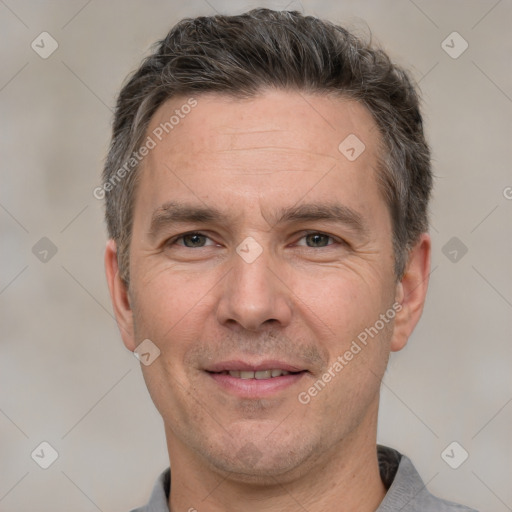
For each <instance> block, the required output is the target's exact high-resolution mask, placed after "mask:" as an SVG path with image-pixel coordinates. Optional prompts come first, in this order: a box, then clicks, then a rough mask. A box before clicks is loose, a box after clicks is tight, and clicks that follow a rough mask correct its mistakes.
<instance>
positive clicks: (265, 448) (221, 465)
mask: <svg viewBox="0 0 512 512" xmlns="http://www.w3.org/2000/svg"><path fill="white" fill-rule="evenodd" d="M256 443H257V444H256ZM237 445H239V446H240V448H239V449H238V450H236V452H235V451H234V450H233V442H231V443H229V444H228V445H227V446H225V447H223V448H224V449H222V448H220V447H219V448H218V450H216V451H215V452H213V451H210V452H209V453H207V454H204V455H205V457H206V459H207V460H208V462H209V463H210V465H211V466H213V467H214V468H215V469H216V470H217V471H219V472H221V473H224V474H225V473H229V475H228V478H229V479H230V480H234V481H238V482H242V483H246V484H252V485H265V486H268V485H276V483H277V481H279V483H286V482H287V481H288V480H290V481H292V480H293V479H295V478H297V477H298V476H300V475H301V474H303V473H305V472H307V471H309V468H310V467H311V466H312V464H313V463H314V460H313V459H314V458H315V456H314V454H318V452H319V447H315V446H313V445H312V444H308V445H306V444H304V440H303V439H302V440H299V439H297V440H288V442H287V443H286V442H283V441H281V442H279V444H278V445H277V446H274V445H273V443H269V442H268V441H266V442H261V440H260V441H259V442H258V441H256V442H254V443H253V442H251V441H243V442H238V443H237Z"/></svg>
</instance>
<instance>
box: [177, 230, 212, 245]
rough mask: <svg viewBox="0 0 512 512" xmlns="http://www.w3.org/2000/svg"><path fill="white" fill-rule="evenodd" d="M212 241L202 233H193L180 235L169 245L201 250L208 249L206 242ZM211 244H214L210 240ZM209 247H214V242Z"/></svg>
mask: <svg viewBox="0 0 512 512" xmlns="http://www.w3.org/2000/svg"><path fill="white" fill-rule="evenodd" d="M207 240H210V239H209V238H208V237H207V236H206V235H203V234H202V233H197V232H195V231H194V232H192V233H185V234H183V235H180V236H178V237H176V238H173V239H171V240H169V242H167V245H171V246H172V245H179V246H182V247H187V248H189V249H194V248H201V247H206V245H207V244H206V241H207ZM178 241H181V242H182V243H178ZM210 242H212V241H211V240H210ZM208 245H214V243H213V242H212V243H211V244H208Z"/></svg>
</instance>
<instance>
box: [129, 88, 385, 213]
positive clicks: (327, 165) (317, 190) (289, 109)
mask: <svg viewBox="0 0 512 512" xmlns="http://www.w3.org/2000/svg"><path fill="white" fill-rule="evenodd" d="M191 105H193V106H192V107H191ZM146 135H147V136H148V137H151V138H152V139H153V140H154V142H155V146H154V148H153V149H152V150H151V151H150V152H149V154H148V155H147V156H146V157H145V159H144V162H143V166H142V169H141V172H142V176H141V181H140V184H139V190H138V192H137V200H136V209H137V203H140V202H141V201H142V202H144V203H145V204H148V203H149V204H152V205H153V206H155V207H157V206H158V205H160V204H162V203H165V202H166V201H169V200H170V199H173V198H174V197H176V196H188V197H194V196H196V198H200V199H201V201H203V200H206V201H207V200H208V199H209V200H211V201H218V200H219V198H220V196H222V194H224V195H225V197H224V198H223V199H226V197H227V196H226V194H227V193H229V194H230V197H231V198H233V200H234V199H235V196H238V197H239V198H241V199H245V200H247V201H248V202H247V203H246V204H247V205H248V204H249V201H250V200H251V199H254V198H255V197H258V198H259V200H260V207H261V205H262V204H264V203H265V199H267V200H268V202H270V203H274V204H275V202H276V201H277V202H284V203H286V202H287V201H288V202H293V201H296V200H297V199H299V198H300V196H303V195H305V194H308V195H309V196H310V198H311V197H314V196H316V198H317V199H318V198H325V199H326V200H328V196H332V195H333V194H334V193H335V192H334V191H338V192H339V193H341V195H342V196H343V199H344V200H345V202H350V201H352V205H351V206H358V205H359V206H360V207H361V209H362V210H367V209H368V208H369V207H370V206H369V204H368V201H369V200H371V199H372V198H373V199H376V196H375V194H376V192H377V185H376V179H375V172H376V170H375V169H376V167H377V160H378V151H379V147H380V146H379V142H380V136H379V132H378V129H377V126H376V124H375V122H374V120H373V118H372V116H371V114H370V113H369V111H368V110H367V109H366V108H365V107H364V106H363V105H361V104H360V103H358V102H356V101H354V100H349V99H344V98H340V97H333V96H329V95H325V94H324V95H313V94H307V93H303V92H297V91H284V90H279V91H275V90H272V91H265V92H262V93H261V94H259V95H257V96H255V97H253V98H250V99H239V98H233V97H231V96H227V95H222V94H213V93H207V94H199V95H196V96H194V97H193V100H191V98H190V97H176V98H172V99H170V100H168V101H167V102H165V103H164V104H163V105H161V106H160V108H159V109H158V110H157V112H156V113H155V115H154V116H153V118H152V120H151V122H150V125H149V127H148V130H147V134H146ZM361 191H363V192H364V197H363V195H361ZM220 200H221V201H222V199H220ZM365 203H366V204H365ZM219 204H220V205H222V204H223V203H218V202H217V206H219ZM231 204H234V203H233V202H232V203H231ZM226 206H227V204H226ZM288 206H289V205H288Z"/></svg>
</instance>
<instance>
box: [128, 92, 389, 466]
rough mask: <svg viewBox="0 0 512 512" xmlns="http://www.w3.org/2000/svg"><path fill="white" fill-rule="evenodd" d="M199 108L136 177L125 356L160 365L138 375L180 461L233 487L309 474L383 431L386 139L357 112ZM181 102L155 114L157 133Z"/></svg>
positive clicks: (294, 102)
mask: <svg viewBox="0 0 512 512" xmlns="http://www.w3.org/2000/svg"><path fill="white" fill-rule="evenodd" d="M196 100H197V106H196V107H195V108H193V109H192V110H191V112H190V113H189V114H188V115H187V116H184V118H183V119H180V122H179V124H176V126H174V128H173V129H172V131H171V132H170V133H169V135H167V136H165V137H163V138H162V141H158V140H157V145H156V147H155V148H154V149H153V150H151V152H150V154H149V155H148V156H147V157H146V159H145V161H144V166H143V169H142V170H141V180H140V183H139V186H138V189H137V193H136V201H135V206H134V225H133V233H132V242H131V248H130V290H129V296H130V304H131V309H132V311H133V318H134V335H133V340H132V341H131V342H128V343H127V345H128V346H129V348H131V349H132V350H133V348H134V347H135V346H136V345H138V344H139V343H141V342H142V341H143V340H144V339H150V340H151V341H152V342H153V343H154V344H155V345H156V346H157V347H158V348H159V349H160V351H161V355H160V356H159V357H158V358H157V359H156V360H155V361H154V362H153V363H152V364H151V365H149V366H143V367H142V369H143V372H144V378H145V380H146V383H147V386H148V389H149V391H150V394H151V396H152V398H153V400H154V402H155V405H156V407H157V408H158V410H159V412H160V413H161V415H162V416H163V419H164V422H165V425H166V433H167V437H168V443H169V446H170V451H171V464H172V452H173V450H175V451H176V453H180V452H181V453H183V450H184V449H185V450H189V452H190V457H191V458H193V459H195V460H198V461H200V462H202V463H203V464H204V463H206V464H208V465H209V466H210V467H214V468H217V469H220V470H225V471H230V472H233V473H234V474H245V475H254V476H256V475H271V476H272V475H280V474H281V475H282V474H284V473H286V472H294V471H295V472H300V471H305V470H306V468H311V467H312V465H314V464H315V462H318V461H320V460H322V457H325V456H326V454H327V453H330V452H332V451H333V450H336V445H338V446H341V445H342V443H344V442H348V441H347V440H349V439H351V438H355V437H356V433H357V432H358V429H362V428H367V429H368V428H370V430H371V428H373V427H369V425H374V424H375V421H374V420H375V417H376V413H377V405H378V390H379V386H380V379H381V377H382V375H383V373H384V370H385V366H386V363H387V358H388V354H389V350H390V344H391V343H392V336H393V321H392V320H391V319H390V316H389V315H388V316H387V317H386V318H387V319H388V321H387V322H385V323H384V322H382V320H381V322H380V323H377V321H378V320H379V318H382V317H381V315H382V314H384V315H386V312H389V310H390V309H392V305H393V304H394V303H395V299H396V294H397V284H396V280H395V276H394V274H393V263H394V255H393V249H392V225H391V220H390V215H389V212H388V209H387V206H386V204H385V201H384V199H383V197H382V196H381V193H380V192H379V189H378V185H377V179H376V172H377V171H376V167H377V153H378V149H377V148H378V146H379V140H380V139H379V134H378V131H377V128H376V125H375V123H374V121H373V119H372V118H371V115H370V114H369V112H368V111H367V110H366V109H365V108H364V107H363V106H361V105H360V104H358V103H356V102H354V101H349V100H341V99H333V98H329V97H327V96H314V95H308V94H305V93H301V94H299V93H292V92H283V91H280V92H276V91H273V92H265V93H262V94H261V95H260V96H258V97H256V98H254V99H251V100H237V99H233V98H230V97H227V96H222V95H214V94H207V95H204V94H203V95H198V96H197V97H196ZM185 103H186V98H180V99H177V98H174V99H172V100H170V101H168V102H167V103H166V104H164V105H163V106H161V108H160V109H159V110H158V111H157V113H156V114H155V116H154V117H153V119H152V122H151V125H150V127H149V129H148V134H151V133H152V131H153V130H154V129H155V128H157V127H158V126H159V125H160V123H164V122H166V121H168V120H169V118H170V117H171V116H172V115H173V114H174V111H175V110H176V109H180V107H181V106H182V105H184V104H185ZM350 135H352V137H353V135H355V136H357V138H358V139H359V140H360V141H361V142H362V143H364V145H365V149H364V151H363V152H362V153H361V154H360V155H359V156H358V157H357V158H356V159H354V158H353V156H354V155H356V156H357V153H358V152H359V151H360V150H361V148H362V146H360V145H357V147H355V146H354V141H355V140H356V139H353V138H352V139H348V141H349V142H351V143H350V144H348V143H347V144H348V147H345V146H343V145H342V150H340V149H339V146H340V143H341V142H342V141H344V139H346V137H348V136H350ZM356 142H357V141H356ZM357 144H359V143H357ZM351 147H354V151H352V150H351V149H350V148H351ZM347 156H348V157H350V158H347ZM176 207H182V208H184V207H186V211H185V210H183V212H182V213H183V215H182V214H181V213H179V212H178V211H177V210H176V209H174V208H176ZM194 209H197V210H211V215H202V214H197V215H195V216H194V215H188V214H190V213H191V211H192V210H194ZM173 219H174V221H173ZM187 233H188V234H187ZM191 233H192V234H191ZM185 234H187V235H186V236H183V235H185ZM381 324H382V325H383V327H381ZM376 325H377V326H378V327H379V328H378V329H376ZM371 327H373V328H374V331H371V332H372V333H373V336H367V343H366V345H363V344H362V343H361V342H360V341H358V336H359V335H360V334H361V333H362V332H364V331H365V329H369V328H371ZM375 330H377V331H378V332H377V333H376V334H375ZM366 332H367V333H368V331H366ZM363 337H364V336H363ZM360 339H361V337H360V338H359V340H360ZM353 341H356V342H357V344H358V346H359V347H360V351H357V349H356V348H354V345H353V344H352V342H353ZM125 342H126V341H125ZM351 347H352V349H353V350H352V353H353V354H354V353H355V352H357V353H356V354H354V355H353V357H352V358H350V360H347V357H344V358H343V361H344V363H343V364H342V368H341V369H340V366H339V365H336V364H335V363H336V361H338V362H339V361H340V360H339V359H338V358H339V356H344V354H345V353H346V352H347V351H349V350H350V349H351ZM339 364H341V363H339ZM272 370H275V371H274V372H273V374H274V375H276V376H275V377H272ZM329 370H330V374H331V379H330V381H329V382H327V383H325V381H324V385H323V386H322V385H319V384H318V383H317V386H316V389H317V392H315V391H311V390H310V388H311V387H312V386H313V387H314V385H315V382H317V381H318V380H319V379H320V380H322V376H323V375H324V374H325V373H326V372H327V373H329ZM254 371H257V373H254V377H253V373H251V372H254ZM283 371H285V372H290V373H289V374H282V372H283ZM241 372H244V373H241ZM328 380H329V379H328ZM308 390H309V391H308ZM308 397H309V398H308ZM299 398H301V399H299ZM184 447H186V448H184Z"/></svg>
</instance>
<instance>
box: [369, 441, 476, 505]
mask: <svg viewBox="0 0 512 512" xmlns="http://www.w3.org/2000/svg"><path fill="white" fill-rule="evenodd" d="M380 450H384V451H388V450H389V452H388V455H389V456H390V457H391V456H392V457H396V456H397V455H398V457H399V458H400V462H399V465H398V469H397V470H396V474H395V475H394V478H393V481H392V483H391V485H390V487H389V489H388V492H387V494H386V497H385V498H384V500H383V502H382V503H381V505H380V507H379V508H378V509H377V512H394V511H396V510H401V511H402V512H434V511H435V512H477V511H476V510H475V509H473V508H470V507H467V506H465V505H461V504H458V503H453V502H451V501H447V500H444V499H441V498H438V497H436V496H434V495H433V494H431V493H430V492H429V491H428V489H427V487H426V485H425V484H424V483H423V481H422V479H421V477H420V475H419V474H418V472H417V471H416V468H415V467H414V465H413V463H412V462H411V460H410V459H409V458H408V457H406V456H405V455H401V454H399V453H398V452H396V450H392V449H390V448H386V447H380ZM379 455H380V457H382V455H381V454H379ZM380 457H379V458H380Z"/></svg>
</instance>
